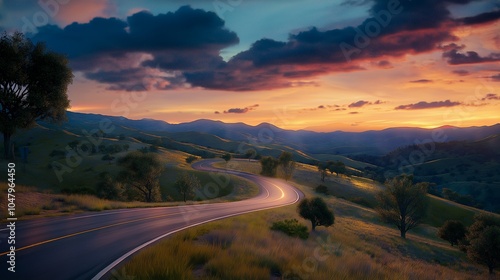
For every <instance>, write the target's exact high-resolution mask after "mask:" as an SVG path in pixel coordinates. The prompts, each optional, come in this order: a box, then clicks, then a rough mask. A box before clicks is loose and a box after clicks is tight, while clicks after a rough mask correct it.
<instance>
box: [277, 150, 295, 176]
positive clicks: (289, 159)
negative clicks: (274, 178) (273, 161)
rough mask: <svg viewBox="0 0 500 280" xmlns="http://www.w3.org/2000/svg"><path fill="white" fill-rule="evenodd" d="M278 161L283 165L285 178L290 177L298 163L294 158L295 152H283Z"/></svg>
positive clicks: (282, 169)
mask: <svg viewBox="0 0 500 280" xmlns="http://www.w3.org/2000/svg"><path fill="white" fill-rule="evenodd" d="M278 162H279V165H280V166H281V171H282V172H283V176H284V177H285V180H288V179H290V178H291V177H292V175H293V172H294V171H295V167H296V165H297V164H296V162H295V161H294V160H293V154H292V153H290V152H282V153H281V155H280V157H279V158H278Z"/></svg>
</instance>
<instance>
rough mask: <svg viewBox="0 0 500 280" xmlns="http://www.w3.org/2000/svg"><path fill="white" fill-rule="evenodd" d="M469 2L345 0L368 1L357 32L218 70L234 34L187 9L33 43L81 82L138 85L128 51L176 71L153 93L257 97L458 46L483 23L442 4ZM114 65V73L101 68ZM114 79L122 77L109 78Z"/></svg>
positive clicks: (146, 63) (245, 57)
mask: <svg viewBox="0 0 500 280" xmlns="http://www.w3.org/2000/svg"><path fill="white" fill-rule="evenodd" d="M472 1H473V0H441V1H434V0H432V1H431V0H420V1H407V0H401V1H398V0H389V1H387V0H373V1H371V2H369V1H365V0H347V1H346V2H345V4H346V5H365V4H368V3H372V6H371V9H370V10H369V18H367V19H366V20H365V21H363V22H362V23H361V24H360V25H358V26H349V27H345V28H340V29H330V30H319V29H317V28H315V27H313V28H310V29H309V30H305V31H301V32H298V33H296V34H290V35H289V38H288V40H286V41H284V42H280V41H276V40H272V39H261V40H257V41H256V42H255V43H253V44H252V45H251V47H250V48H249V49H248V50H245V51H242V52H240V53H238V54H237V55H235V56H234V57H232V58H231V59H230V60H229V61H227V62H226V61H224V60H223V59H222V58H221V56H220V51H221V50H222V49H223V48H225V47H227V46H230V45H233V44H236V43H238V42H239V39H238V37H237V35H236V34H235V33H234V32H232V31H229V30H227V29H226V28H225V26H224V21H223V20H222V19H220V18H219V17H218V16H217V15H216V14H215V13H213V12H206V11H203V10H199V9H192V8H191V7H189V6H184V7H181V8H179V9H178V10H177V11H176V12H169V13H166V14H159V15H152V14H150V13H149V12H145V11H143V12H139V13H136V14H133V15H131V16H129V17H128V18H127V19H126V20H121V19H116V18H107V19H105V18H94V19H93V20H91V21H90V22H89V23H73V24H70V25H68V26H66V27H65V28H60V27H57V26H53V25H48V26H44V27H41V28H39V33H37V34H36V35H35V36H34V37H33V39H34V40H35V41H46V42H47V44H48V46H49V47H50V48H51V49H54V50H55V51H58V52H61V53H66V54H67V55H68V57H69V58H70V59H71V63H72V66H73V67H74V69H75V70H82V71H86V72H87V73H86V74H85V75H86V77H87V78H90V79H93V80H96V81H99V82H103V83H117V85H113V86H112V87H111V88H117V89H121V88H123V89H130V88H135V87H134V86H136V85H135V84H137V83H134V82H130V81H127V80H126V78H136V79H139V78H140V75H141V74H145V75H147V74H148V73H149V71H146V70H144V71H142V72H141V71H140V70H138V69H135V68H137V67H138V66H137V65H136V64H134V65H124V64H123V61H124V59H123V58H124V57H126V56H127V54H129V53H147V54H149V55H150V56H151V57H150V58H147V59H146V60H144V58H143V59H142V60H141V59H140V58H136V60H134V61H135V62H140V63H141V64H140V66H141V67H142V68H145V69H158V70H161V71H167V72H176V73H177V74H176V76H175V78H161V79H160V81H159V82H158V84H160V86H159V87H158V88H175V86H176V85H180V86H185V85H186V83H187V84H189V85H191V86H193V87H202V88H207V89H219V90H235V91H250V90H266V89H275V88H284V87H294V86H302V85H309V84H310V83H314V82H311V81H308V80H307V79H309V78H311V77H316V76H319V75H325V74H329V73H332V72H349V71H359V70H363V69H364V68H362V67H361V66H360V65H361V63H362V62H364V61H366V60H369V61H378V60H380V59H383V60H381V61H380V62H378V65H377V66H378V67H381V68H390V67H392V65H391V63H390V61H389V59H390V58H391V57H403V56H405V55H408V54H418V53H425V52H430V51H434V50H438V49H440V48H441V49H442V48H443V47H440V45H441V44H443V43H444V42H450V41H454V40H457V39H458V38H457V37H455V36H454V35H453V34H452V31H453V28H454V27H457V26H458V25H462V24H466V23H465V22H466V21H467V22H478V21H480V18H489V17H491V15H484V14H482V15H477V16H473V17H471V19H469V18H464V19H463V20H462V21H461V20H459V19H453V18H451V14H450V12H449V10H448V8H447V6H448V5H450V4H467V3H470V2H472ZM474 17H477V19H472V18H474ZM422 18H425V20H422ZM455 46H457V45H455ZM457 47H458V46H457ZM443 50H444V49H443ZM458 50H459V49H457V48H453V47H451V48H450V49H447V50H444V51H445V54H444V55H443V56H444V57H445V58H448V61H449V63H450V64H461V62H463V61H470V62H467V63H476V62H473V61H478V59H479V61H480V62H486V61H496V59H497V57H496V54H491V55H490V56H486V57H480V56H479V55H477V53H474V52H468V53H467V54H465V55H464V54H460V53H458ZM474 54H476V56H474ZM127 61H132V60H131V59H128V60H127ZM456 62H458V63H456ZM115 65H116V67H118V69H110V68H111V66H113V67H115ZM120 72H123V74H124V78H123V79H120V77H117V75H118V74H120ZM139 80H140V79H139ZM141 83H142V82H141ZM165 83H166V84H167V86H166V87H165ZM130 84H134V85H133V86H131V85H130ZM233 109H241V108H233ZM243 109H245V108H243ZM228 112H229V110H228Z"/></svg>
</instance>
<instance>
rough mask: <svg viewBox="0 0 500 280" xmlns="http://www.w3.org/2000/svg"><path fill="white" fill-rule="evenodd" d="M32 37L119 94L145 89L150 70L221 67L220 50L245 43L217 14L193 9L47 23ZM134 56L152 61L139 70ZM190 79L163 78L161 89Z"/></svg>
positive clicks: (137, 58)
mask: <svg viewBox="0 0 500 280" xmlns="http://www.w3.org/2000/svg"><path fill="white" fill-rule="evenodd" d="M32 39H33V40H34V41H45V42H46V43H47V45H48V47H50V48H51V49H53V50H55V51H57V52H60V53H64V54H66V55H67V56H68V57H69V58H70V60H71V65H72V67H73V69H74V70H77V71H78V70H80V71H84V72H85V76H86V77H87V78H89V79H92V80H95V81H98V82H101V83H108V84H110V85H111V86H110V87H109V88H110V89H117V90H136V89H137V88H141V85H143V82H141V80H142V79H148V78H151V76H150V75H149V74H148V73H149V71H148V68H157V69H161V70H172V71H180V70H193V69H197V70H199V69H213V68H216V67H218V66H219V65H220V64H221V63H222V58H221V57H220V56H219V51H220V50H221V49H222V48H225V47H227V46H230V45H233V44H236V43H238V42H239V39H238V37H237V35H236V34H235V33H234V32H232V31H229V30H227V29H226V28H225V27H224V21H223V20H222V19H220V18H219V17H218V16H217V15H216V14H215V13H213V12H206V11H203V10H199V9H192V8H191V7H189V6H183V7H181V8H179V9H178V10H177V11H176V12H173V13H172V12H169V13H166V14H159V15H152V14H150V13H149V12H145V11H143V12H138V13H136V14H133V15H131V16H129V17H128V18H127V20H126V21H124V20H120V19H116V18H107V19H106V18H94V19H92V20H91V21H90V22H88V23H73V24H70V25H68V26H66V27H64V28H60V27H58V26H55V25H46V26H43V27H40V28H39V32H38V33H37V34H35V35H34V36H33V38H32ZM131 53H136V54H144V53H147V54H150V55H152V58H151V59H148V60H146V61H143V62H142V65H141V66H142V67H140V68H138V67H137V66H132V65H131V64H133V63H135V62H137V61H139V62H140V58H139V57H135V58H132V57H131V55H130V54H131ZM110 68H112V69H110ZM156 78H158V77H156ZM184 79H185V78H184V77H174V78H158V81H157V82H156V83H157V85H156V86H155V88H157V89H170V88H175V85H183V84H184ZM138 81H139V82H138Z"/></svg>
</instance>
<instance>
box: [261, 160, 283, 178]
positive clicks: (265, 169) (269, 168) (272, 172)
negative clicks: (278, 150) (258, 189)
mask: <svg viewBox="0 0 500 280" xmlns="http://www.w3.org/2000/svg"><path fill="white" fill-rule="evenodd" d="M260 165H261V168H262V170H261V171H260V174H261V175H264V176H269V177H274V176H276V169H277V168H278V165H279V161H278V160H277V159H275V158H273V157H262V158H261V159H260Z"/></svg>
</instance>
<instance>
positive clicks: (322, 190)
mask: <svg viewBox="0 0 500 280" xmlns="http://www.w3.org/2000/svg"><path fill="white" fill-rule="evenodd" d="M314 190H315V191H316V192H317V193H322V194H324V195H329V194H330V193H329V192H328V187H327V186H325V185H319V186H317V187H316V188H315V189H314Z"/></svg>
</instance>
